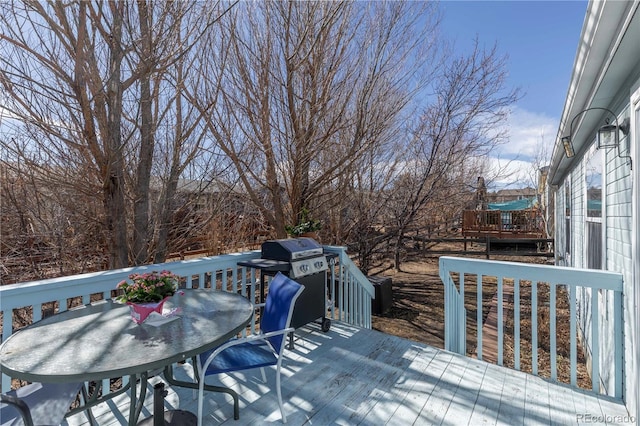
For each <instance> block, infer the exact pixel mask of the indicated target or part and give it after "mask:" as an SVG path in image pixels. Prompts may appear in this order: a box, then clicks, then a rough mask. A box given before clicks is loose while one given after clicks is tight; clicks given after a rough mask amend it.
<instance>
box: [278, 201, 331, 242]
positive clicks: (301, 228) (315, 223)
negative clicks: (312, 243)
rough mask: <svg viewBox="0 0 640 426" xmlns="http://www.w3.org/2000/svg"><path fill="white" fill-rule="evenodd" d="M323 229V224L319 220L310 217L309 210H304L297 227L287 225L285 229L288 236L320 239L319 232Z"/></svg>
mask: <svg viewBox="0 0 640 426" xmlns="http://www.w3.org/2000/svg"><path fill="white" fill-rule="evenodd" d="M321 228H322V223H321V222H320V221H319V220H317V219H311V218H310V217H309V210H307V209H306V208H303V209H302V212H301V213H300V222H299V223H298V224H297V225H287V226H285V227H284V229H285V231H287V234H289V235H290V236H292V237H310V238H314V239H316V240H317V239H318V231H319V230H320V229H321Z"/></svg>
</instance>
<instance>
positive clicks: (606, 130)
mask: <svg viewBox="0 0 640 426" xmlns="http://www.w3.org/2000/svg"><path fill="white" fill-rule="evenodd" d="M596 109H598V110H602V111H606V112H607V113H609V115H611V116H612V117H613V119H614V120H615V124H610V123H609V119H608V118H607V119H606V121H605V123H606V124H605V125H604V126H602V127H600V128H599V129H598V135H597V138H598V144H597V147H598V149H600V148H611V147H616V146H618V145H619V143H620V135H619V131H622V133H623V134H625V135H626V134H627V133H629V118H625V120H624V121H623V122H622V124H619V123H618V117H616V115H615V114H614V113H613V111H611V110H609V109H607V108H600V107H593V108H587V109H585V110H582V111H580V112H579V113H577V114H576V115H575V117H573V119H572V120H571V124H570V125H569V136H564V137H563V138H562V145H563V146H564V152H565V154H566V155H567V158H571V157H573V156H574V155H575V152H574V150H573V144H572V143H571V137H572V135H573V125H574V123H575V121H576V119H577V118H578V117H580V116H581V115H582V114H584V113H585V112H587V111H592V110H596Z"/></svg>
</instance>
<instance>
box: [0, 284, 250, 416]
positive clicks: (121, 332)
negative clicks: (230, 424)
mask: <svg viewBox="0 0 640 426" xmlns="http://www.w3.org/2000/svg"><path fill="white" fill-rule="evenodd" d="M167 309H176V313H175V315H176V316H177V319H173V320H172V321H169V322H167V323H164V324H161V325H158V326H153V325H150V324H146V323H142V324H140V325H138V324H136V323H134V322H133V321H132V319H131V315H130V312H129V307H128V306H127V305H123V304H119V303H115V302H113V301H111V300H107V301H104V302H98V303H95V304H91V305H86V306H83V307H80V308H77V309H71V310H68V311H64V312H61V313H58V314H55V315H53V316H51V317H48V318H46V319H43V320H41V321H38V322H36V323H33V324H31V325H29V326H28V327H25V328H23V329H21V330H19V331H17V332H16V333H14V334H12V335H11V336H9V338H8V339H7V340H6V341H5V342H4V343H3V344H2V346H0V370H1V371H2V372H3V373H4V374H7V375H9V376H11V377H14V378H17V379H22V380H27V381H30V382H45V383H60V382H87V381H101V380H103V379H110V378H115V377H126V376H129V383H128V384H127V385H126V386H124V387H123V388H122V389H119V390H117V391H114V392H111V393H108V394H107V395H104V396H101V397H97V396H96V395H92V398H91V399H90V400H89V401H87V403H86V404H85V405H84V406H83V407H79V408H77V409H75V410H72V411H71V413H75V412H78V411H82V410H83V409H86V408H87V406H93V405H95V404H98V403H100V402H102V401H104V400H106V399H109V398H113V397H114V396H116V395H119V394H121V393H123V392H126V391H127V390H129V391H130V398H131V405H130V409H129V419H128V422H129V424H130V425H134V424H136V422H137V420H138V417H139V415H140V412H141V411H142V407H143V404H144V399H145V395H146V387H147V386H146V385H147V378H148V376H149V373H150V372H153V371H154V370H160V369H164V373H165V374H164V375H165V380H166V381H167V382H169V383H170V384H172V385H177V386H186V387H190V388H195V389H197V387H198V384H197V383H194V382H185V381H178V380H175V379H174V378H173V371H172V364H173V363H176V362H180V361H184V360H187V359H189V358H193V357H195V356H196V355H198V354H200V353H202V352H204V351H207V350H209V349H212V348H214V347H216V346H218V345H220V344H222V343H224V342H225V341H227V340H228V339H230V338H232V337H234V336H236V335H237V334H238V333H239V332H241V331H242V330H244V329H245V327H246V326H247V324H249V322H250V321H251V319H252V317H253V312H254V308H253V305H252V304H251V302H250V301H249V300H248V299H247V298H245V297H243V296H240V295H238V294H235V293H228V292H221V291H214V290H204V289H203V290H181V291H179V292H178V293H176V294H175V295H174V296H173V297H171V298H169V299H168V300H167V301H166V303H165V311H166V310H167ZM194 368H195V366H194ZM138 380H139V381H140V396H139V397H138V396H137V395H136V383H137V381H138ZM206 389H207V390H210V391H216V392H225V393H228V394H230V395H231V396H233V397H234V403H235V404H234V417H236V418H238V416H239V414H238V411H239V408H238V396H237V394H236V393H235V392H234V391H233V390H231V389H228V388H225V387H218V386H208V385H207V386H206ZM107 392H108V390H107ZM93 393H94V394H97V392H93Z"/></svg>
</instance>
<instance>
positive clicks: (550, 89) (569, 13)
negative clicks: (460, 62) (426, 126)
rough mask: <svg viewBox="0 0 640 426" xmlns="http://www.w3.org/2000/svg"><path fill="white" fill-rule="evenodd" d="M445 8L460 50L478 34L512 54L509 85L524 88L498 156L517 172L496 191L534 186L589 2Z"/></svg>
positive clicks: (447, 0)
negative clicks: (536, 163) (537, 161)
mask: <svg viewBox="0 0 640 426" xmlns="http://www.w3.org/2000/svg"><path fill="white" fill-rule="evenodd" d="M440 7H441V10H442V13H443V20H442V23H441V25H442V30H443V31H444V34H443V35H444V36H445V37H446V38H447V39H449V40H452V41H453V42H455V45H456V51H458V52H464V51H465V50H468V49H470V48H471V46H472V45H473V40H474V39H475V38H477V39H478V41H479V43H480V46H484V47H486V48H491V47H493V46H494V44H495V45H496V46H497V49H498V52H499V53H500V54H502V55H506V56H507V72H508V80H507V85H508V86H509V87H518V88H519V89H520V90H521V92H522V98H521V99H520V100H519V101H518V102H517V103H516V104H515V105H514V106H513V108H512V113H511V116H510V118H509V120H508V121H507V123H506V126H507V130H508V132H509V135H510V136H509V142H508V143H506V144H504V145H502V146H501V147H500V148H499V149H498V150H497V152H496V153H495V157H494V158H493V159H492V164H493V165H494V166H495V167H499V166H498V164H500V165H501V167H502V168H504V167H507V168H508V169H509V170H512V171H513V174H511V176H509V177H507V178H505V179H504V180H502V181H498V182H495V183H494V185H493V186H494V188H493V189H499V188H503V187H524V186H533V183H532V181H531V179H532V178H531V176H535V172H534V170H535V167H534V166H533V165H532V163H531V161H532V159H534V157H535V156H536V155H538V156H539V153H540V152H544V153H545V154H546V155H545V156H544V158H546V159H548V161H547V162H549V161H550V158H551V152H552V149H553V143H554V141H555V137H556V133H557V131H558V124H559V122H560V117H561V115H562V109H563V108H564V100H565V97H566V94H567V90H568V88H569V81H570V79H571V71H572V69H573V62H574V60H575V56H576V49H577V47H578V41H579V39H580V33H581V31H582V24H583V22H584V17H585V13H586V10H587V1H586V0H545V1H543V0H537V1H523V0H509V1H484V0H475V1H457V0H442V1H441V3H440ZM543 145H544V148H541V147H542V146H543ZM489 189H492V188H491V187H490V188H489Z"/></svg>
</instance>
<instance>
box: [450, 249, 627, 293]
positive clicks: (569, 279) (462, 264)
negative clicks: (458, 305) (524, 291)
mask: <svg viewBox="0 0 640 426" xmlns="http://www.w3.org/2000/svg"><path fill="white" fill-rule="evenodd" d="M439 264H440V269H441V271H442V270H448V271H454V272H459V273H466V274H473V275H484V276H490V277H495V276H502V277H505V276H506V277H510V278H519V279H526V280H531V281H536V282H548V283H555V284H566V285H570V286H580V287H591V288H602V289H606V290H613V291H620V292H621V291H622V289H623V275H622V273H620V272H614V271H604V270H600V269H580V268H573V267H567V266H556V265H538V264H533V263H518V262H506V261H500V260H484V259H472V258H460V257H451V256H442V257H440V263H439Z"/></svg>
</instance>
